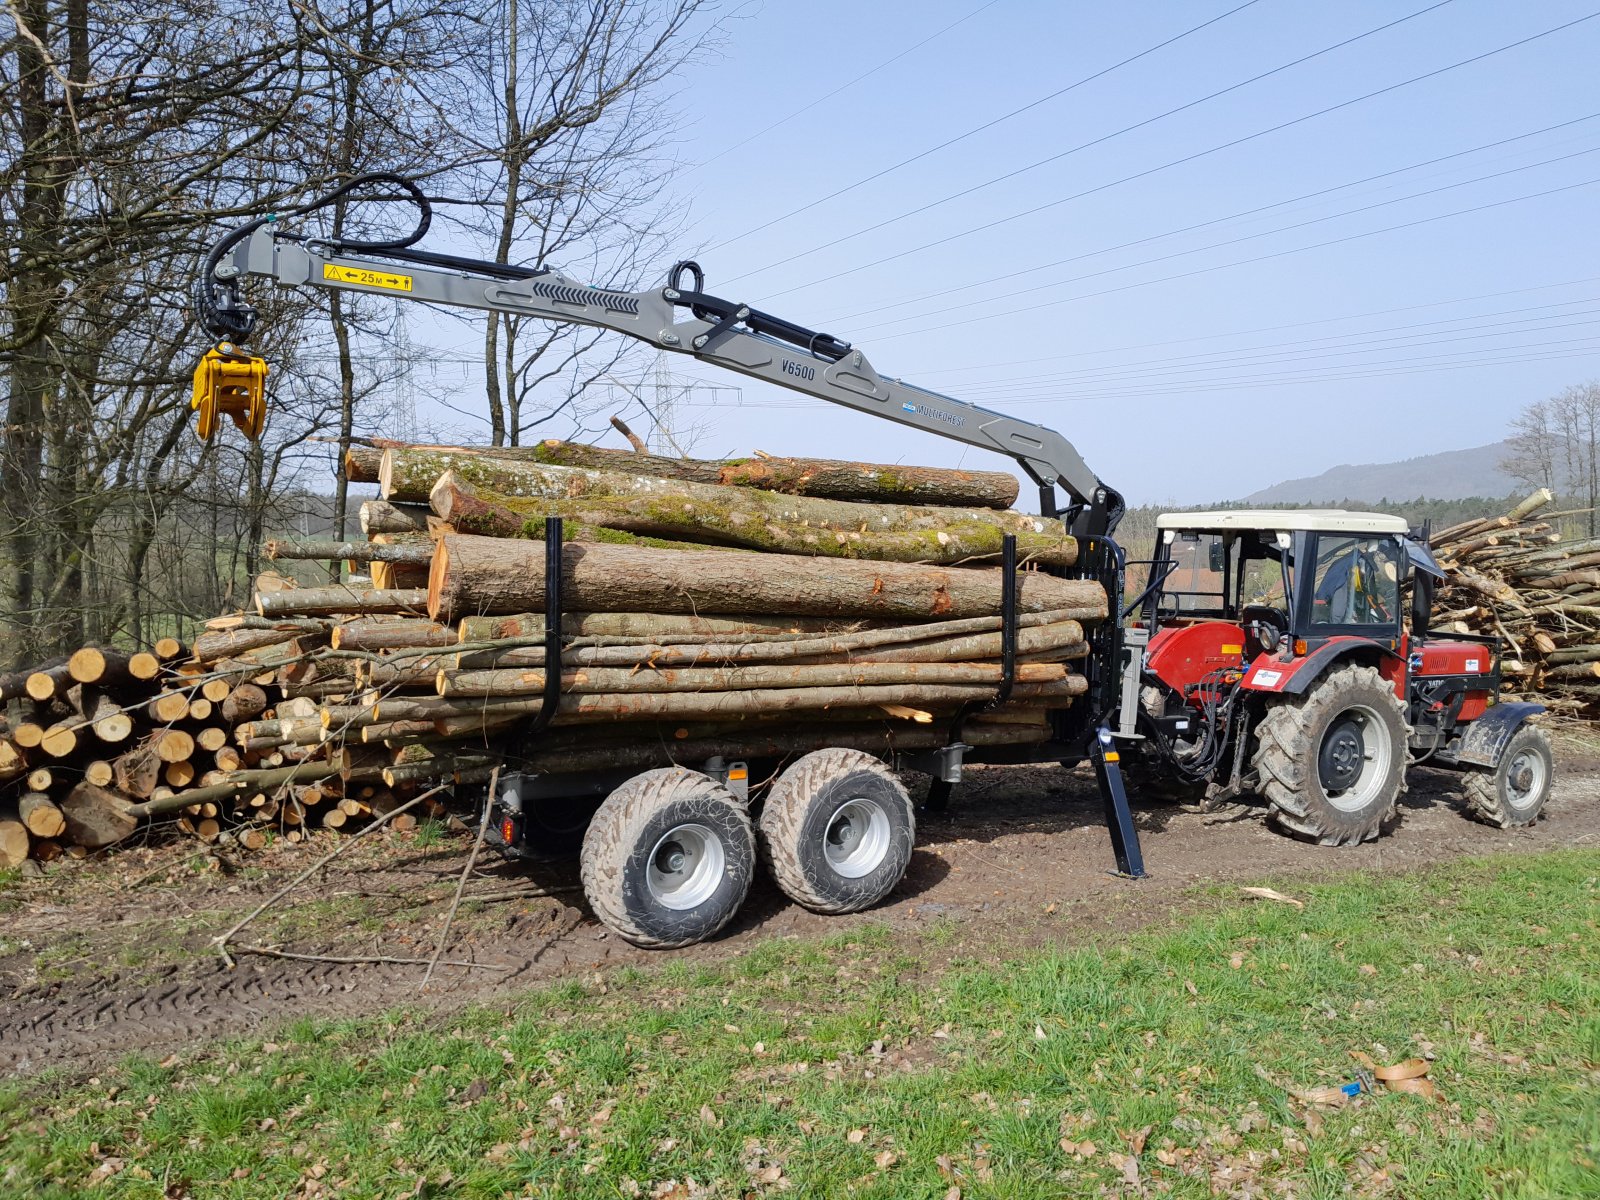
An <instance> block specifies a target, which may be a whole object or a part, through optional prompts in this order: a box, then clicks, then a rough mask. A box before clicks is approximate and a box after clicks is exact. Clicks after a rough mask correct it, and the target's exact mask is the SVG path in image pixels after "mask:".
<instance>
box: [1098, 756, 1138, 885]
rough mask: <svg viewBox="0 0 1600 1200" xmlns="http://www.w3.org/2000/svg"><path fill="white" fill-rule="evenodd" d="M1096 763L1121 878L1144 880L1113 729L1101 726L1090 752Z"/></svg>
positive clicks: (1107, 827) (1101, 795) (1136, 832)
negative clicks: (1113, 737) (1112, 736)
mask: <svg viewBox="0 0 1600 1200" xmlns="http://www.w3.org/2000/svg"><path fill="white" fill-rule="evenodd" d="M1089 757H1090V758H1091V759H1092V760H1093V761H1094V775H1095V779H1096V780H1098V781H1099V783H1100V798H1101V799H1102V800H1104V801H1105V806H1106V829H1107V830H1108V831H1109V832H1110V834H1111V852H1112V853H1113V854H1115V855H1116V858H1117V874H1119V875H1125V876H1127V877H1128V878H1129V879H1143V878H1144V875H1145V870H1144V852H1143V851H1142V850H1141V849H1140V848H1139V831H1138V830H1137V829H1135V828H1134V826H1133V813H1132V811H1131V810H1130V809H1129V808H1128V793H1127V790H1126V789H1125V788H1124V787H1123V786H1122V766H1121V762H1120V757H1121V756H1120V755H1119V754H1118V753H1117V749H1116V743H1115V742H1113V741H1112V739H1111V729H1110V727H1109V726H1107V725H1101V726H1100V728H1099V729H1098V730H1097V731H1096V732H1095V736H1094V741H1093V742H1092V743H1091V745H1090V748H1089Z"/></svg>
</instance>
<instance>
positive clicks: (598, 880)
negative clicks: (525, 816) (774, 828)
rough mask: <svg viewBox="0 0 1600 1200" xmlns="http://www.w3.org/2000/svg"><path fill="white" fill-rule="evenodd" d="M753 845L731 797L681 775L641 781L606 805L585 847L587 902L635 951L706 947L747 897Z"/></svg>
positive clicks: (690, 774)
mask: <svg viewBox="0 0 1600 1200" xmlns="http://www.w3.org/2000/svg"><path fill="white" fill-rule="evenodd" d="M755 862H756V840H755V831H754V830H753V829H752V828H751V827H750V815H749V814H748V813H747V812H745V810H744V807H743V806H742V805H741V804H739V802H738V801H737V800H735V799H734V798H733V796H732V794H731V793H729V791H728V790H727V788H725V787H723V786H722V785H721V784H720V783H718V782H717V781H716V780H714V779H712V778H710V777H709V776H706V775H702V774H700V773H699V772H698V771H689V770H685V769H684V768H683V767H664V768H662V769H660V770H657V771H646V772H645V773H644V774H642V775H635V776H634V777H633V778H632V779H630V780H628V782H627V783H624V784H623V785H622V786H621V787H619V788H618V789H617V790H616V791H614V792H612V793H611V794H610V795H609V796H607V797H606V799H605V803H603V804H602V805H601V806H600V810H599V811H598V812H596V813H595V815H594V819H593V820H591V821H590V822H589V829H588V832H587V833H585V834H584V837H583V852H582V855H581V857H580V859H579V865H580V867H581V870H582V876H583V892H584V895H585V896H586V897H588V900H589V904H590V906H591V907H592V908H593V909H594V914H595V916H597V917H599V918H600V920H601V921H603V922H604V923H605V924H606V925H607V926H609V927H610V928H612V929H614V930H616V931H617V932H618V933H619V934H621V935H622V936H623V937H625V938H626V939H627V940H628V941H630V942H632V943H633V944H634V945H635V946H645V947H648V948H650V949H672V948H674V947H677V946H687V945H689V944H690V943H692V942H699V941H704V940H705V939H706V938H708V937H710V936H711V935H712V934H714V933H716V932H717V930H719V929H721V928H722V927H723V926H724V925H726V924H727V923H728V921H729V920H730V919H732V917H733V914H734V913H736V912H738V911H739V906H740V905H741V904H743V903H744V898H745V896H746V895H748V894H749V891H750V881H751V879H752V877H753V876H754V874H755Z"/></svg>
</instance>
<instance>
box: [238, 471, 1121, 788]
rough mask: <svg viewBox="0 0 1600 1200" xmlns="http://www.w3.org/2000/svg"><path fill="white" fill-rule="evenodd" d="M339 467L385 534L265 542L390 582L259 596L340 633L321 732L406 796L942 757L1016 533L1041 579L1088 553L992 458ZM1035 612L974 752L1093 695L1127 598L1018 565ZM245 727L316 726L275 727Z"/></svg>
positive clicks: (978, 729) (993, 678) (369, 521)
mask: <svg viewBox="0 0 1600 1200" xmlns="http://www.w3.org/2000/svg"><path fill="white" fill-rule="evenodd" d="M346 466H347V469H348V471H349V474H350V477H351V478H352V479H353V480H356V481H358V482H360V481H375V482H378V483H379V485H380V488H381V490H382V492H383V499H381V500H378V501H371V502H368V503H367V504H365V505H364V506H363V507H362V511H361V519H362V527H363V529H364V530H365V532H366V533H367V535H368V538H369V541H368V542H367V543H356V544H334V543H273V544H272V545H270V546H269V547H268V554H269V556H271V557H273V558H276V559H280V560H281V559H286V558H309V557H318V558H320V557H339V558H347V559H351V560H354V561H355V565H356V566H357V568H358V569H359V568H360V567H361V566H362V565H363V564H365V565H367V566H368V567H369V569H370V572H371V579H372V583H373V585H374V586H373V588H372V589H371V590H370V591H357V590H354V589H351V588H349V587H347V586H342V585H341V586H336V587H331V588H299V589H294V588H289V589H284V590H280V591H262V592H261V593H259V594H258V597H257V604H258V609H259V612H260V615H261V617H262V618H263V619H277V620H301V621H330V620H331V621H334V622H335V624H334V626H333V628H332V629H331V633H330V637H329V646H328V650H327V652H326V653H325V654H322V655H318V656H316V658H315V666H314V669H315V670H317V671H329V672H347V676H346V675H341V676H339V678H345V677H348V679H349V680H350V684H349V686H348V688H347V693H348V694H347V697H346V699H345V702H343V703H329V704H327V705H325V706H324V707H323V709H322V710H321V712H320V713H319V714H318V721H319V722H320V728H321V729H322V730H324V731H337V733H338V735H339V736H340V737H341V738H342V740H343V743H344V747H343V754H344V756H345V757H346V759H347V760H348V761H351V762H373V761H379V759H378V758H377V756H376V755H374V753H373V752H377V755H387V756H388V764H389V765H388V766H386V767H385V770H384V779H385V781H386V782H387V783H389V784H390V786H398V785H399V784H401V783H407V784H410V783H419V782H423V781H433V780H452V779H453V780H455V781H457V782H464V781H469V780H477V779H481V778H483V777H485V776H486V775H487V773H488V770H489V768H490V765H491V763H493V762H495V761H499V760H500V759H501V757H502V756H503V754H505V753H512V754H514V756H515V761H516V764H517V766H518V768H519V769H522V770H529V771H540V772H575V771H585V770H593V769H601V768H616V769H622V768H626V769H637V770H643V769H646V768H649V767H652V766H657V765H663V764H665V763H667V762H671V761H693V760H696V759H703V758H707V757H711V756H713V755H717V754H729V755H735V756H738V757H746V758H751V757H767V756H773V757H777V756H785V755H790V754H796V753H802V752H804V751H807V750H811V749H816V748H820V747H822V746H856V747H859V748H862V749H866V750H877V751H884V750H889V749H897V750H913V749H925V748H926V749H931V748H934V747H936V746H938V745H941V744H943V742H944V741H945V740H946V738H947V737H948V736H949V718H952V717H953V716H954V715H955V714H956V713H957V712H958V711H961V710H964V709H972V710H977V709H983V708H984V706H985V705H986V704H987V702H989V701H990V700H992V699H993V698H994V697H995V693H996V689H997V688H998V687H999V685H1000V683H1001V667H1000V652H1001V645H1000V644H1001V633H1000V618H999V615H998V614H999V609H1000V601H1001V572H1000V571H999V569H998V568H997V567H996V566H995V563H996V562H997V560H998V554H999V551H1000V545H1001V541H1002V539H1003V537H1004V535H1005V534H1008V533H1010V534H1014V535H1015V536H1016V538H1017V541H1018V553H1019V556H1020V558H1021V560H1022V561H1023V562H1024V563H1025V564H1026V568H1031V567H1032V566H1034V565H1052V566H1056V565H1062V566H1064V565H1070V564H1071V563H1072V562H1073V560H1074V558H1075V555H1076V545H1075V543H1074V541H1073V539H1072V538H1071V537H1069V536H1068V535H1067V534H1066V532H1065V530H1064V529H1063V528H1062V526H1061V523H1060V522H1059V521H1055V520H1051V519H1047V518H1041V517H1035V516H1028V515H1025V514H1021V513H1016V512H1011V511H1008V510H1007V506H1008V505H1009V504H1010V503H1012V502H1013V501H1014V500H1015V498H1016V494H1017V483H1016V480H1015V479H1014V478H1012V477H1011V476H1010V475H1005V474H999V473H994V472H971V471H952V470H938V469H933V468H915V467H913V468H899V467H885V466H872V465H867V464H860V463H842V462H826V461H821V462H819V461H809V460H808V461H798V460H793V459H770V458H757V459H751V460H743V461H735V462H704V461H695V460H684V459H666V458H657V457H654V456H651V455H647V454H642V453H637V452H628V451H614V450H605V449H602V448H598V447H592V446H581V445H575V444H572V443H565V442H545V443H542V444H540V445H539V446H535V447H528V448H511V449H494V450H489V449H468V448H463V447H413V446H402V445H396V444H387V445H379V446H372V447H358V448H356V449H354V450H352V452H351V454H350V456H349V458H348V460H347V463H346ZM549 516H559V517H562V518H563V519H564V521H565V531H564V532H565V538H566V539H567V542H568V544H567V545H566V547H565V549H564V551H563V575H564V588H563V595H562V600H563V606H564V608H565V609H566V611H568V612H569V613H570V614H571V615H569V616H568V617H567V618H566V621H565V624H564V627H563V634H564V638H563V641H564V645H563V652H562V660H561V669H562V675H561V681H560V701H559V705H558V708H557V710H556V712H555V714H554V717H553V720H552V721H551V722H550V728H549V730H548V731H547V732H546V733H544V734H543V735H541V736H540V737H539V738H538V739H536V740H527V739H519V737H518V733H519V730H520V729H522V728H524V727H525V726H526V724H527V722H528V719H529V718H530V716H532V715H533V714H536V713H537V712H539V710H540V709H541V707H542V705H543V699H542V693H543V690H544V683H545V670H546V667H547V665H548V664H547V663H546V660H545V647H544V618H543V616H542V612H543V607H544V573H545V558H546V555H545V547H544V544H543V541H542V537H543V534H544V531H545V524H544V522H545V518H546V517H549ZM819 558H825V559H828V560H829V561H828V562H826V563H819V562H818V561H816V560H817V559H819ZM1018 610H1019V613H1020V614H1021V615H1020V619H1019V627H1020V631H1019V637H1018V655H1019V657H1018V661H1019V667H1018V669H1017V672H1016V677H1015V683H1014V686H1013V687H1012V690H1011V693H1010V698H1009V700H1008V702H1007V703H1006V704H1004V705H1001V706H998V707H993V708H990V709H987V710H986V711H983V712H974V715H973V717H972V719H971V720H970V721H969V722H968V723H967V724H966V726H965V732H964V734H963V737H964V739H965V740H966V741H967V742H968V743H969V744H982V745H999V744H1026V743H1029V742H1040V741H1044V740H1046V739H1047V737H1048V736H1049V726H1048V718H1047V713H1048V711H1049V710H1050V709H1053V708H1062V707H1065V706H1067V705H1068V704H1070V703H1071V700H1072V698H1073V697H1074V696H1077V695H1079V694H1081V693H1082V691H1083V688H1084V680H1083V678H1082V676H1081V675H1079V674H1077V673H1075V672H1074V670H1073V669H1072V663H1073V661H1074V660H1075V659H1078V658H1080V657H1082V656H1083V655H1084V654H1085V653H1086V652H1087V647H1086V645H1085V632H1084V625H1085V623H1086V622H1092V621H1097V620H1101V619H1103V618H1104V617H1105V614H1106V597H1105V594H1104V592H1103V590H1101V589H1100V588H1099V587H1098V586H1097V585H1094V584H1092V583H1085V582H1081V581H1070V580H1064V579H1060V578H1057V577H1055V576H1053V575H1048V574H1044V573H1041V572H1038V571H1036V570H1032V569H1024V570H1023V571H1022V572H1021V573H1020V575H1019V588H1018ZM424 612H425V614H426V616H425V617H424V615H423V614H424ZM409 614H414V615H409ZM241 732H245V731H241ZM248 732H249V734H250V735H251V736H252V737H254V736H301V735H302V731H301V730H300V728H299V727H298V726H288V727H285V726H283V725H282V724H281V722H280V724H279V725H278V726H277V727H275V728H262V729H259V730H258V729H254V728H252V729H251V730H250V731H248ZM304 735H305V736H309V735H310V731H309V728H307V729H306V730H305V731H304ZM358 746H359V749H358Z"/></svg>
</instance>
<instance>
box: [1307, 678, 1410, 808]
mask: <svg viewBox="0 0 1600 1200" xmlns="http://www.w3.org/2000/svg"><path fill="white" fill-rule="evenodd" d="M1347 717H1348V718H1354V719H1355V720H1356V722H1357V723H1358V724H1359V725H1360V727H1361V733H1362V743H1363V744H1362V755H1361V764H1360V769H1359V772H1358V773H1357V775H1356V777H1355V779H1354V780H1353V781H1352V782H1351V784H1350V786H1348V787H1346V788H1341V789H1340V790H1339V791H1330V790H1329V789H1328V788H1327V787H1323V789H1322V790H1323V794H1324V795H1326V796H1327V797H1328V803H1329V804H1331V805H1333V806H1334V807H1335V808H1337V809H1339V810H1340V811H1341V812H1359V811H1360V810H1362V809H1364V808H1366V807H1367V806H1368V805H1369V804H1371V803H1372V802H1373V800H1374V799H1376V798H1377V796H1378V793H1379V792H1380V791H1381V790H1382V789H1383V786H1384V783H1385V782H1386V781H1387V780H1388V778H1389V763H1390V761H1391V760H1392V758H1393V756H1394V745H1393V739H1391V738H1390V737H1389V727H1388V726H1387V725H1385V724H1384V723H1383V717H1382V716H1381V715H1380V714H1379V713H1378V711H1377V710H1376V709H1374V708H1371V707H1369V706H1368V705H1365V704H1353V705H1351V706H1350V707H1349V708H1347V709H1345V710H1344V711H1343V712H1342V713H1340V714H1339V716H1338V718H1337V719H1336V720H1335V721H1334V722H1333V725H1330V726H1329V730H1330V732H1331V731H1332V729H1333V728H1334V726H1337V724H1338V723H1339V721H1342V720H1344V719H1345V718H1347ZM1324 736H1327V735H1324ZM1319 750H1320V748H1319Z"/></svg>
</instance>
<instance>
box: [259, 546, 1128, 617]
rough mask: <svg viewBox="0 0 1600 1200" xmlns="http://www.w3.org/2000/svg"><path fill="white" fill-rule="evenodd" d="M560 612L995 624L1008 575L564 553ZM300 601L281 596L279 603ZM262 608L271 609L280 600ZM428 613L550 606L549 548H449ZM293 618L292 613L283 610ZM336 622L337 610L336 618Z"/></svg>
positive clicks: (1040, 586) (1046, 589)
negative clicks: (988, 619) (987, 619)
mask: <svg viewBox="0 0 1600 1200" xmlns="http://www.w3.org/2000/svg"><path fill="white" fill-rule="evenodd" d="M562 561H563V568H564V572H565V577H566V587H565V589H564V593H563V601H564V603H565V604H566V606H567V607H569V608H571V609H573V610H575V611H584V612H594V611H597V610H598V611H604V610H607V609H610V610H613V611H617V612H638V611H656V612H674V613H699V612H710V613H718V614H724V613H740V614H742V613H764V614H783V615H800V616H831V617H834V618H835V619H850V618H855V617H878V618H888V617H899V618H902V619H908V620H918V619H922V620H926V619H929V618H937V617H948V618H955V617H971V616H989V615H993V614H994V613H995V611H996V610H997V609H998V608H999V607H1000V589H1001V578H1000V572H999V571H996V570H956V569H950V568H946V567H919V566H910V565H904V564H897V563H877V562H855V561H850V560H840V561H837V562H831V563H829V564H828V565H827V567H826V568H822V567H820V566H819V564H817V563H816V562H815V561H813V560H810V559H806V558H800V557H796V556H792V555H778V554H764V555H759V556H757V555H743V554H720V553H717V552H715V551H708V552H695V551H686V550H649V549H644V548H638V547H631V546H606V545H602V544H596V545H580V546H567V547H566V548H565V549H564V550H563V552H562ZM285 594H292V593H280V595H285ZM1017 597H1018V599H1017V604H1018V610H1019V611H1020V612H1039V611H1043V610H1045V609H1053V608H1086V609H1090V610H1092V611H1096V612H1097V613H1098V615H1099V616H1101V617H1103V616H1104V615H1105V606H1106V594H1105V589H1104V588H1102V587H1100V586H1099V585H1098V584H1096V583H1093V582H1091V581H1087V580H1072V579H1057V578H1056V577H1054V576H1051V575H1043V574H1038V573H1035V572H1024V573H1023V574H1021V575H1020V576H1019V577H1018V579H1017ZM276 599H277V597H276V596H270V597H262V601H263V602H265V601H267V600H276ZM427 604H428V614H429V616H431V617H433V618H434V619H435V620H437V619H438V618H439V617H440V616H441V615H443V614H461V615H465V614H468V613H521V612H527V611H529V610H530V609H535V608H542V607H543V606H544V546H543V544H542V543H531V542H517V541H509V540H504V539H499V538H475V537H460V536H457V537H446V538H443V539H441V540H440V542H439V548H438V549H437V550H436V551H435V552H434V556H433V568H432V572H431V574H430V575H429V578H428V595H427ZM285 608H286V609H290V608H292V606H287V605H286V606H285ZM330 611H338V610H337V609H333V610H330Z"/></svg>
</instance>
